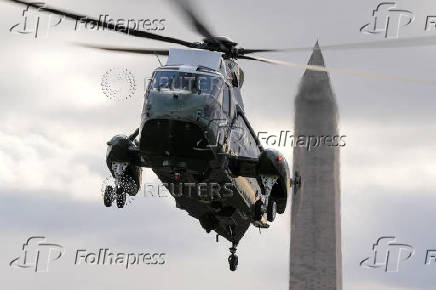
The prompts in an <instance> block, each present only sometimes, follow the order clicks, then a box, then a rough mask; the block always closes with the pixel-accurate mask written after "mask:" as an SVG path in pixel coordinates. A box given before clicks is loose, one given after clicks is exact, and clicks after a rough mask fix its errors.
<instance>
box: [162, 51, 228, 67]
mask: <svg viewBox="0 0 436 290" xmlns="http://www.w3.org/2000/svg"><path fill="white" fill-rule="evenodd" d="M221 56H222V53H220V52H216V51H209V50H203V49H195V48H193V49H183V48H171V49H170V53H169V55H168V60H167V64H166V65H174V66H179V65H184V66H193V67H198V66H204V67H208V68H210V69H213V70H216V71H220V67H221V61H222V57H221Z"/></svg>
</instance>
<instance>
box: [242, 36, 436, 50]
mask: <svg viewBox="0 0 436 290" xmlns="http://www.w3.org/2000/svg"><path fill="white" fill-rule="evenodd" d="M432 45H436V37H435V36H420V37H408V38H397V39H386V40H380V41H370V42H355V43H341V44H332V45H323V46H322V50H323V51H325V50H348V49H368V48H369V49H371V48H401V47H421V46H432ZM312 50H313V47H296V48H284V49H243V50H242V51H241V54H243V55H244V54H249V53H257V52H286V51H288V52H298V51H312Z"/></svg>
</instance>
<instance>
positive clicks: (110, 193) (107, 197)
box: [103, 185, 115, 207]
mask: <svg viewBox="0 0 436 290" xmlns="http://www.w3.org/2000/svg"><path fill="white" fill-rule="evenodd" d="M114 193H115V192H114V188H113V187H112V186H110V185H108V186H106V189H105V190H104V195H103V203H104V205H105V206H106V207H111V206H112V202H113V201H114V195H115V194H114Z"/></svg>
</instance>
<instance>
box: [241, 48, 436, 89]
mask: <svg viewBox="0 0 436 290" xmlns="http://www.w3.org/2000/svg"><path fill="white" fill-rule="evenodd" d="M312 49H313V48H312ZM239 58H240V59H248V60H256V61H261V62H265V63H269V64H276V65H282V66H288V67H296V68H301V69H306V70H311V71H320V72H341V73H346V74H349V75H355V76H359V77H365V78H376V79H388V80H399V81H406V82H414V83H427V84H436V80H422V79H412V78H407V77H401V76H393V75H387V74H379V73H371V72H363V71H358V70H349V69H341V68H327V67H325V66H320V65H310V64H298V63H292V62H287V61H281V60H274V59H267V58H263V57H262V58H261V57H252V56H243V55H242V56H240V57H239Z"/></svg>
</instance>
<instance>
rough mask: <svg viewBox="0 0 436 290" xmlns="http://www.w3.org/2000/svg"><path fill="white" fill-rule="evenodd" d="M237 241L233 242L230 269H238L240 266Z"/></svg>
mask: <svg viewBox="0 0 436 290" xmlns="http://www.w3.org/2000/svg"><path fill="white" fill-rule="evenodd" d="M236 246H237V244H236V243H233V244H232V247H231V248H230V256H229V259H228V261H229V266H230V271H232V272H233V271H236V269H237V268H238V256H237V255H236Z"/></svg>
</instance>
